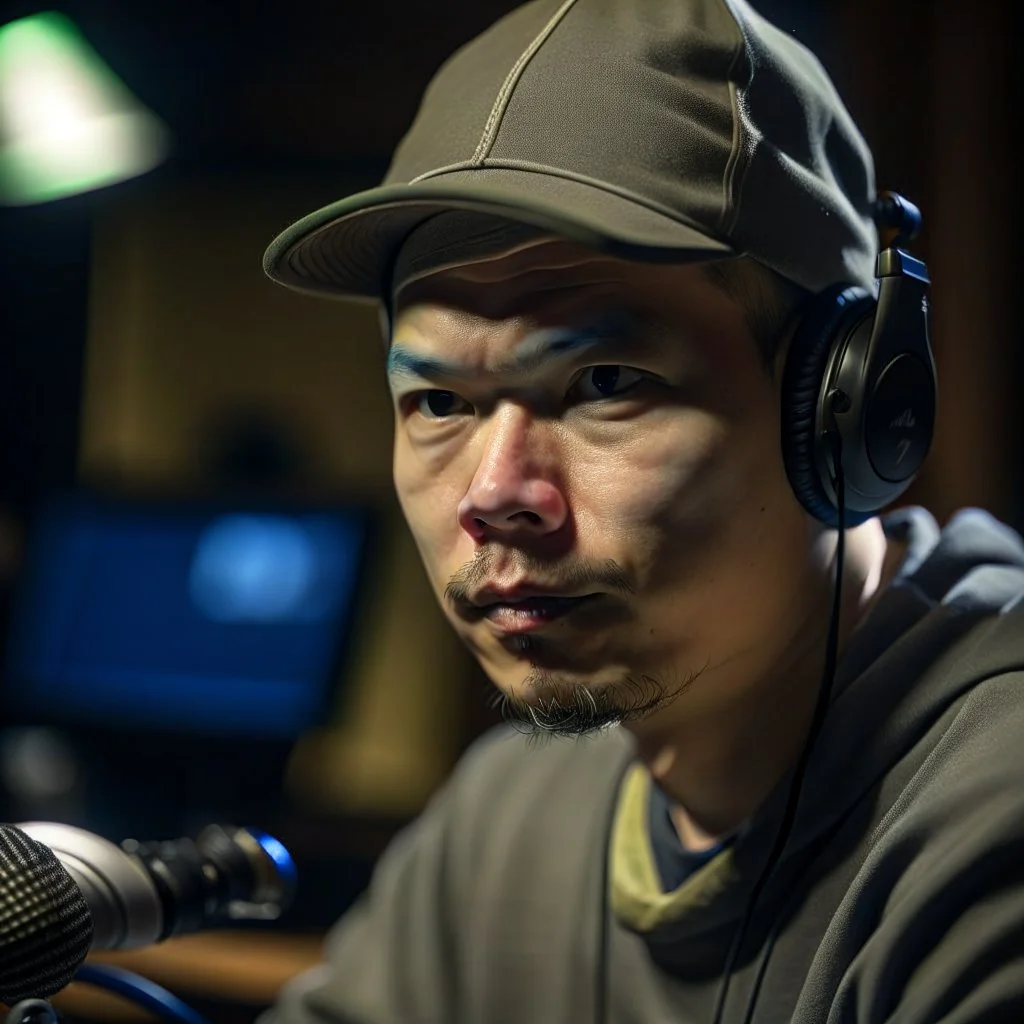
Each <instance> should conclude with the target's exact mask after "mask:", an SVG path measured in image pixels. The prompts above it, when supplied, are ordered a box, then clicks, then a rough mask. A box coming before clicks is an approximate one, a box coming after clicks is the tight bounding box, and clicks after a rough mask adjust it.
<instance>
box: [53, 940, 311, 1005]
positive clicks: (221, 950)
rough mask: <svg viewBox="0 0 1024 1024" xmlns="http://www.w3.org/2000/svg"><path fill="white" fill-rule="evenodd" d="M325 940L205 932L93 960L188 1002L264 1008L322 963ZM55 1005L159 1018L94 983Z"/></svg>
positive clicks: (77, 987) (78, 986) (67, 991)
mask: <svg viewBox="0 0 1024 1024" xmlns="http://www.w3.org/2000/svg"><path fill="white" fill-rule="evenodd" d="M322 942H323V937H322V936H321V935H288V934H284V935H282V934H277V933H272V932H239V931H229V932H205V933H203V934H200V935H185V936H181V937H178V938H172V939H168V940H167V941H166V942H163V943H160V944H159V945H156V946H149V947H147V948H146V949H138V950H131V951H127V952H119V953H94V954H93V955H92V956H90V957H89V962H90V963H96V964H101V963H102V964H115V965H117V966H118V967H123V968H125V969H126V970H129V971H133V972H135V973H136V974H141V975H142V976H143V977H145V978H148V979H149V980H150V981H155V982H156V983H157V984H158V985H162V986H163V987H164V988H166V989H169V990H170V991H171V992H173V993H174V994H175V995H177V996H180V997H181V998H182V999H184V1000H185V1002H188V1000H189V998H190V997H192V998H201V999H214V1000H223V1001H225V1002H237V1003H242V1004H244V1005H249V1006H265V1005H267V1004H269V1003H272V1002H273V1001H274V999H275V998H276V996H277V993H278V992H279V991H280V989H281V987H282V986H283V985H284V984H285V983H286V982H287V981H289V980H290V979H291V978H293V977H295V975H296V974H299V973H301V972H302V971H304V970H305V969H306V968H308V967H312V966H313V965H314V964H316V963H318V962H319V960H320V949H321V945H322ZM53 1004H54V1006H56V1007H57V1008H58V1009H59V1010H60V1011H61V1012H62V1013H66V1014H67V1015H68V1016H73V1017H84V1018H88V1019H94V1020H104V1021H111V1022H119V1021H125V1022H127V1021H144V1020H153V1019H154V1018H153V1017H152V1016H150V1015H149V1014H146V1013H144V1012H143V1011H141V1010H139V1009H137V1008H135V1007H134V1006H132V1005H131V1004H129V1003H127V1002H126V1001H125V1000H123V999H120V998H118V997H116V996H111V995H109V994H107V993H105V992H103V991H101V990H99V989H97V988H95V987H93V986H91V985H81V984H74V985H70V986H68V988H67V989H65V990H64V991H63V992H62V993H61V994H60V995H59V996H56V997H55V998H54V999H53Z"/></svg>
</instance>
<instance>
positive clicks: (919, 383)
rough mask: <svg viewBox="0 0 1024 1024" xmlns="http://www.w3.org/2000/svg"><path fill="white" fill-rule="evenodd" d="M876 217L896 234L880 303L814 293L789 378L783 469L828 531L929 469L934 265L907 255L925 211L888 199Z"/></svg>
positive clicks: (844, 291) (858, 519) (885, 258)
mask: <svg viewBox="0 0 1024 1024" xmlns="http://www.w3.org/2000/svg"><path fill="white" fill-rule="evenodd" d="M874 215H875V221H876V224H877V225H878V227H879V228H880V229H882V230H885V229H888V232H889V233H892V232H895V237H894V238H893V239H892V241H891V242H889V244H888V245H886V247H885V248H883V249H882V250H881V252H880V253H879V254H878V257H877V259H876V263H875V277H876V279H877V283H878V296H877V299H876V297H875V296H874V295H873V294H872V293H871V292H870V291H869V290H868V289H866V288H861V287H850V286H847V285H833V286H832V287H830V288H826V289H825V290H824V291H823V292H821V293H819V294H818V295H815V296H814V297H813V298H812V299H811V300H810V302H809V304H808V306H807V308H806V310H805V311H804V314H803V316H802V319H801V322H800V326H799V327H798V328H797V331H796V334H795V335H794V338H793V342H792V345H791V348H790V352H789V354H788V356H787V359H786V365H785V369H784V371H783V380H782V453H783V460H784V463H785V466H786V473H787V475H788V477H789V481H790V484H791V486H792V488H793V491H794V493H795V494H796V496H797V498H798V499H799V501H800V503H801V504H802V505H803V507H804V508H805V509H806V510H807V511H808V512H809V513H811V515H813V516H814V517H815V518H817V519H819V520H821V521H822V522H823V523H825V524H826V525H828V526H831V527H838V526H839V525H840V519H842V523H843V525H844V526H847V527H849V526H856V525H858V524H859V523H862V522H864V521H865V520H867V519H869V518H870V517H871V516H873V515H875V514H876V513H877V512H879V511H880V510H881V509H882V508H884V507H885V506H886V505H888V504H890V503H891V502H892V501H894V500H895V499H896V498H898V497H899V496H900V495H901V494H902V493H903V492H904V491H905V490H906V489H907V488H908V487H909V486H910V484H911V482H912V481H913V478H914V476H915V474H916V473H917V471H918V469H920V467H921V464H922V463H923V462H924V460H925V457H926V456H927V454H928V450H929V448H930V447H931V442H932V436H933V433H934V428H935V406H936V379H935V360H934V358H933V356H932V349H931V342H930V339H929V335H928V286H929V284H930V281H929V277H928V270H927V268H926V267H925V265H924V263H923V262H921V261H920V260H918V259H915V258H914V257H913V256H911V255H909V254H908V253H907V252H905V251H904V249H903V248H902V246H903V245H905V244H906V243H907V242H909V241H910V240H911V239H913V238H914V237H915V236H916V235H917V233H918V231H919V230H920V226H921V213H920V211H919V210H918V208H917V207H916V206H914V204H913V203H911V202H910V201H909V200H907V199H905V198H904V197H903V196H900V195H897V194H896V193H894V192H883V193H881V194H880V195H879V198H878V200H877V202H876V203H875V208H874ZM837 442H838V444H837ZM837 450H839V451H841V452H842V466H841V467H840V466H837V465H836V455H835V452H836V451H837ZM840 471H841V472H842V474H843V477H844V484H845V487H844V490H845V494H844V498H845V501H844V502H843V505H844V508H843V509H842V510H840V506H839V496H838V493H837V486H836V484H837V477H838V474H839V472H840ZM841 513H842V515H841Z"/></svg>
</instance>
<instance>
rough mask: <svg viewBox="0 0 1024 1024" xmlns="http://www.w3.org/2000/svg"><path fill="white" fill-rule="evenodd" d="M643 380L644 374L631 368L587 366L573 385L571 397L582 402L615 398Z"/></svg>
mask: <svg viewBox="0 0 1024 1024" xmlns="http://www.w3.org/2000/svg"><path fill="white" fill-rule="evenodd" d="M645 379H646V374H644V373H641V372H640V371H639V370H634V369H633V368H632V367H631V366H588V367H587V368H586V369H585V370H584V371H583V373H582V374H580V376H579V377H578V378H577V379H576V381H575V383H574V384H573V386H572V396H573V397H574V398H576V399H578V400H579V401H583V402H588V401H590V402H592V401H598V400H600V399H602V398H615V397H617V396H619V395H624V394H625V393H626V392H627V391H631V390H632V389H633V388H635V387H636V386H637V384H639V383H640V382H641V381H643V380H645Z"/></svg>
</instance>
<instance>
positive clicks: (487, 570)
mask: <svg viewBox="0 0 1024 1024" xmlns="http://www.w3.org/2000/svg"><path fill="white" fill-rule="evenodd" d="M506 553H507V552H504V551H500V550H498V549H495V548H481V550H480V551H478V552H477V554H476V557H475V558H473V560H472V561H471V562H466V564H465V565H463V566H461V567H460V568H459V569H457V570H456V571H455V572H454V573H452V575H451V578H450V579H449V580H448V585H447V586H446V587H445V588H444V599H445V600H446V601H450V602H452V603H453V604H455V605H458V606H460V607H464V608H471V607H475V606H474V605H473V600H472V595H473V594H474V593H476V592H477V591H479V590H480V589H481V588H482V587H483V585H484V584H485V583H486V582H487V581H488V580H491V579H493V578H494V576H495V569H496V566H497V564H498V560H499V558H501V557H502V556H503V555H505V554H506ZM503 575H507V576H510V575H515V576H526V577H529V579H530V582H531V583H533V584H535V585H538V586H542V587H544V588H545V589H548V590H553V591H565V592H569V593H576V592H577V591H581V590H584V589H586V588H588V587H593V588H594V589H595V590H602V589H607V590H615V591H618V592H619V593H622V594H626V595H631V594H633V593H635V588H634V586H633V584H632V582H631V581H630V579H629V576H628V574H627V573H626V570H625V569H624V568H623V567H622V566H621V565H619V563H618V562H616V561H615V560H614V559H612V558H608V559H604V560H602V561H589V560H587V559H583V558H570V559H564V560H562V561H559V562H551V561H550V560H546V559H541V558H537V557H535V556H533V555H530V554H528V553H526V552H521V553H517V554H516V558H515V561H514V563H513V564H512V565H511V566H505V567H504V572H503Z"/></svg>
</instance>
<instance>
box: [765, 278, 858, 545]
mask: <svg viewBox="0 0 1024 1024" xmlns="http://www.w3.org/2000/svg"><path fill="white" fill-rule="evenodd" d="M874 310H875V299H874V296H873V295H872V294H871V293H870V292H869V291H867V289H865V288H851V287H844V286H842V285H835V286H833V287H831V288H828V289H826V290H825V291H823V292H821V293H820V294H819V295H816V296H815V297H814V298H813V299H811V301H810V304H809V305H808V307H807V310H806V312H805V313H804V316H803V317H802V319H801V321H800V325H799V327H798V328H797V331H796V334H795V335H794V337H793V341H792V343H791V345H790V350H789V353H788V355H787V357H786V366H785V369H784V371H783V375H782V410H781V422H782V458H783V462H784V464H785V467H786V475H787V476H788V477H789V483H790V486H791V487H792V489H793V493H794V494H795V495H796V497H797V499H798V500H799V502H800V504H801V505H802V506H803V507H804V508H805V509H806V510H807V511H808V512H809V513H810V514H811V515H812V516H814V517H815V518H816V519H818V520H820V521H821V522H823V523H825V525H826V526H831V527H836V526H838V525H839V510H838V509H837V508H836V506H835V502H834V501H833V500H832V498H831V497H830V496H829V492H828V491H827V490H826V489H825V484H824V482H823V480H822V476H821V469H820V468H819V465H818V460H817V457H816V456H817V451H816V447H817V441H818V429H819V428H818V423H819V422H820V415H821V402H822V399H823V397H824V396H823V395H822V388H823V386H824V379H825V373H826V370H827V369H828V366H829V362H830V360H831V356H832V353H833V351H834V349H835V348H836V347H837V346H838V345H841V344H842V343H843V342H844V341H845V340H846V338H848V337H849V334H850V331H851V329H852V328H853V327H854V326H855V325H856V324H858V323H860V322H861V321H862V320H864V319H865V318H866V317H870V316H872V315H873V313H874ZM868 518H869V516H867V515H863V516H860V517H858V516H856V515H854V514H851V513H850V512H849V511H848V510H846V511H845V513H844V522H845V524H846V526H853V525H856V523H857V522H858V519H859V521H863V520H866V519H868Z"/></svg>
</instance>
